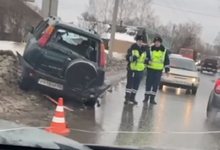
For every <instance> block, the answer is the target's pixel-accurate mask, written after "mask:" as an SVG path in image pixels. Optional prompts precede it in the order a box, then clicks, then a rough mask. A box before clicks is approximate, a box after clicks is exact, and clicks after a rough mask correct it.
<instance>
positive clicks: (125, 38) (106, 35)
mask: <svg viewBox="0 0 220 150" xmlns="http://www.w3.org/2000/svg"><path fill="white" fill-rule="evenodd" d="M110 36H111V34H110V33H104V34H102V35H101V38H103V39H110ZM115 39H117V40H122V41H128V42H132V43H134V42H135V39H134V36H131V35H128V34H126V33H118V32H116V33H115Z"/></svg>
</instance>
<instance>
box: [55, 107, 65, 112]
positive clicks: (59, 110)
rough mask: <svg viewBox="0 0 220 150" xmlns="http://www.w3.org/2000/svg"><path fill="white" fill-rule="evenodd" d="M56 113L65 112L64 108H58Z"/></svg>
mask: <svg viewBox="0 0 220 150" xmlns="http://www.w3.org/2000/svg"><path fill="white" fill-rule="evenodd" d="M56 111H58V112H64V109H63V106H57V108H56Z"/></svg>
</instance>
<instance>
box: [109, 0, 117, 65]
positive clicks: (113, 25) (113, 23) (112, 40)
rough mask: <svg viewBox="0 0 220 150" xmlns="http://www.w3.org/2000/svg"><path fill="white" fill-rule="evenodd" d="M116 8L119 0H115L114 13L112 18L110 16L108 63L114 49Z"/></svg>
mask: <svg viewBox="0 0 220 150" xmlns="http://www.w3.org/2000/svg"><path fill="white" fill-rule="evenodd" d="M118 7H119V0H115V5H114V11H113V16H112V26H111V38H110V44H109V58H110V61H111V59H112V53H113V48H114V47H113V46H114V40H115V31H116V23H117V15H118Z"/></svg>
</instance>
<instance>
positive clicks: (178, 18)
mask: <svg viewBox="0 0 220 150" xmlns="http://www.w3.org/2000/svg"><path fill="white" fill-rule="evenodd" d="M36 1H37V4H38V5H39V6H40V3H41V0H36ZM136 1H138V0H136ZM88 3H89V0H60V1H59V8H58V15H59V16H60V17H61V18H62V19H63V20H65V21H75V20H77V17H78V16H80V15H81V13H82V12H84V11H85V10H86V8H87V7H88ZM152 7H153V9H154V12H155V14H156V15H157V16H158V19H159V20H160V22H161V23H163V24H167V23H169V22H171V23H182V22H192V21H193V22H196V23H200V24H201V26H202V28H203V32H202V39H203V40H205V41H207V42H210V43H212V42H213V40H214V39H215V36H216V34H217V33H218V32H220V0H153V5H152Z"/></svg>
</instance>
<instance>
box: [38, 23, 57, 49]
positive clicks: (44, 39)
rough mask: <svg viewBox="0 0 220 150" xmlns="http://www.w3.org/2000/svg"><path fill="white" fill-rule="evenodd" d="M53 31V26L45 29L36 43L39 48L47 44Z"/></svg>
mask: <svg viewBox="0 0 220 150" xmlns="http://www.w3.org/2000/svg"><path fill="white" fill-rule="evenodd" d="M54 29H55V28H54V26H49V27H47V29H46V31H45V32H44V34H43V35H42V36H41V38H40V39H39V41H38V44H39V45H40V46H41V47H44V46H45V45H46V44H47V42H48V41H49V39H50V38H51V35H52V33H53V31H54Z"/></svg>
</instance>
